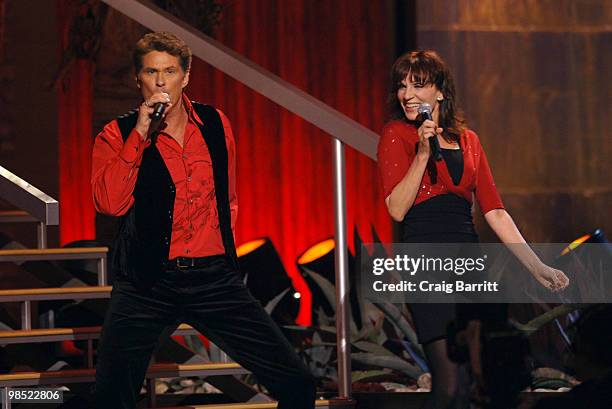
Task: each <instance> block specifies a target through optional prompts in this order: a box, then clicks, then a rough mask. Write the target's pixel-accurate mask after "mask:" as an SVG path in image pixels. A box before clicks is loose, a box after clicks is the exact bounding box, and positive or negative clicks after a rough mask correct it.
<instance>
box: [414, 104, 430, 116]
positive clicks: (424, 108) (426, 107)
mask: <svg viewBox="0 0 612 409" xmlns="http://www.w3.org/2000/svg"><path fill="white" fill-rule="evenodd" d="M417 112H418V113H419V114H424V113H428V114H430V115H431V105H429V104H427V103H424V104H421V105H419V108H418V109H417Z"/></svg>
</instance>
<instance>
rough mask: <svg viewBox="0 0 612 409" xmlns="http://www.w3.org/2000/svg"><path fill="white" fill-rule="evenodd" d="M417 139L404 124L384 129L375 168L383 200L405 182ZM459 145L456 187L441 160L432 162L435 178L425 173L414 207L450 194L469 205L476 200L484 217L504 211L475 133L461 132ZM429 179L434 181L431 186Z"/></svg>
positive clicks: (412, 128) (391, 124)
mask: <svg viewBox="0 0 612 409" xmlns="http://www.w3.org/2000/svg"><path fill="white" fill-rule="evenodd" d="M418 143H419V136H418V134H417V128H416V127H415V126H414V125H412V124H409V123H407V122H404V121H392V122H389V123H388V124H387V125H385V127H384V128H383V132H382V136H381V138H380V141H379V143H378V166H379V169H380V174H381V176H382V181H383V189H384V194H385V198H386V197H387V196H389V195H390V194H391V192H392V191H393V188H395V186H396V185H397V184H398V183H399V182H400V181H401V180H402V179H403V178H404V176H405V174H406V172H407V171H408V168H409V167H410V164H411V163H412V161H413V160H414V158H415V156H416V152H417V145H418ZM459 144H460V145H461V149H462V150H463V175H462V177H461V180H460V181H459V185H455V184H454V183H453V180H452V178H451V176H450V174H449V172H448V169H447V167H446V163H445V162H444V160H439V161H436V162H435V166H436V170H437V172H433V173H437V177H434V176H433V175H432V172H431V171H430V170H429V169H426V170H425V173H424V174H423V179H422V180H421V186H420V187H419V191H418V192H417V195H416V198H415V201H414V204H415V205H416V204H419V203H421V202H423V201H425V200H427V199H431V198H432V197H434V196H437V195H443V194H448V193H452V194H455V195H457V196H461V197H463V198H465V199H466V200H467V201H468V202H470V203H472V202H473V199H472V197H473V196H476V200H477V201H478V205H479V206H480V209H481V211H482V213H483V214H485V213H487V212H489V211H490V210H493V209H503V208H504V205H503V203H502V201H501V198H500V197H499V193H498V192H497V188H496V187H495V182H494V181H493V175H492V174H491V169H490V168H489V163H488V161H487V157H486V155H485V153H484V151H483V149H482V145H480V140H479V139H478V136H477V135H476V133H475V132H474V131H471V130H466V131H464V132H463V133H462V134H461V136H460V138H459ZM428 168H429V166H428ZM432 179H435V180H434V182H432Z"/></svg>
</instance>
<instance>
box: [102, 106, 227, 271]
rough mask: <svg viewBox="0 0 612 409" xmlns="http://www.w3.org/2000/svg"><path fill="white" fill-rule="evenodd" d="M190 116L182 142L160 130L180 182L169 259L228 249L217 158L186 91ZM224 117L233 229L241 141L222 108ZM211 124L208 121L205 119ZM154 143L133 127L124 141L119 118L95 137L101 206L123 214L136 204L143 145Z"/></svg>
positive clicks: (168, 162) (162, 147) (166, 158)
mask: <svg viewBox="0 0 612 409" xmlns="http://www.w3.org/2000/svg"><path fill="white" fill-rule="evenodd" d="M183 104H184V105H185V108H186V109H187V113H188V121H187V126H186V127H185V134H184V142H183V147H182V148H181V146H180V145H179V144H178V142H177V141H176V140H174V139H173V138H172V137H171V136H170V135H168V134H166V133H164V132H161V133H160V134H159V136H158V138H157V149H158V150H159V152H160V153H161V156H162V158H163V159H164V162H165V164H166V167H167V168H168V171H169V172H170V175H171V177H172V181H173V182H174V185H175V186H176V199H175V201H174V215H173V223H172V239H171V242H170V254H169V259H173V258H176V257H179V256H183V257H204V256H211V255H216V254H223V253H225V249H224V247H223V240H222V239H221V231H220V228H219V216H218V214H217V201H216V197H215V183H214V178H213V173H212V162H211V159H210V153H209V151H208V147H207V146H206V142H205V141H204V138H203V137H202V133H201V132H200V129H199V127H198V124H202V121H201V119H200V118H199V117H198V116H197V114H196V113H195V111H194V110H193V107H192V105H191V102H190V101H189V99H188V98H187V96H185V95H183ZM218 112H219V114H220V115H221V120H222V122H223V129H224V131H225V142H226V145H227V152H228V176H229V181H228V182H229V185H228V187H229V201H230V211H231V223H232V231H233V230H234V226H235V222H236V215H237V212H238V202H237V198H236V171H235V162H236V146H235V142H234V136H233V134H232V129H231V126H230V123H229V120H228V119H227V117H226V116H225V115H224V114H223V113H222V112H221V111H218ZM203 126H204V128H206V124H203ZM150 144H151V142H150V140H147V141H143V140H142V137H141V136H140V134H139V133H138V132H137V131H136V130H132V132H131V133H130V135H129V137H128V138H127V139H126V141H125V143H124V142H123V138H122V137H121V131H120V130H119V125H118V123H117V120H114V121H112V122H110V123H108V124H107V125H106V126H105V127H104V129H103V130H102V132H100V134H99V135H98V136H97V137H96V140H95V143H94V148H93V164H92V190H93V196H94V203H95V206H96V210H97V211H99V212H101V213H104V214H108V215H111V216H121V215H124V214H125V213H127V211H128V210H129V209H130V207H132V205H133V204H134V196H133V195H132V193H133V191H134V187H135V186H136V179H137V178H138V169H139V168H140V164H141V162H142V154H143V152H144V150H145V149H146V148H147V147H148V146H149V145H150Z"/></svg>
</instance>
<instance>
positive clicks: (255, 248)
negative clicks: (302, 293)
mask: <svg viewBox="0 0 612 409" xmlns="http://www.w3.org/2000/svg"><path fill="white" fill-rule="evenodd" d="M236 253H237V255H238V263H239V264H240V271H241V273H242V274H243V276H244V277H245V279H246V281H245V284H246V286H247V288H248V289H249V290H250V291H251V294H253V296H254V297H255V298H256V299H257V300H259V302H261V304H262V305H263V306H264V307H265V306H266V305H267V304H268V303H270V302H271V301H272V300H274V299H275V297H278V296H279V295H280V294H281V293H282V292H283V291H286V293H285V295H284V296H282V297H281V300H280V301H279V302H278V304H277V305H276V307H275V308H274V310H273V311H272V314H271V315H272V318H273V319H274V320H275V321H277V322H279V323H282V324H293V323H294V322H295V317H297V313H298V310H299V303H300V300H299V297H295V296H294V294H295V293H296V291H295V289H294V288H293V285H292V282H291V279H290V278H289V277H288V276H287V273H286V271H285V267H284V266H283V263H282V261H281V259H280V256H279V255H278V252H277V251H276V248H274V245H273V244H272V242H271V241H270V239H268V238H260V239H255V240H251V241H249V242H246V243H244V244H242V245H240V246H239V247H238V248H237V249H236Z"/></svg>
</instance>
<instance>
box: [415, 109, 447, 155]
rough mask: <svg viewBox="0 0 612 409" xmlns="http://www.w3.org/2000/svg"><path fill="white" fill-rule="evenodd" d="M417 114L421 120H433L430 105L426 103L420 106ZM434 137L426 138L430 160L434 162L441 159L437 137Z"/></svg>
mask: <svg viewBox="0 0 612 409" xmlns="http://www.w3.org/2000/svg"><path fill="white" fill-rule="evenodd" d="M417 112H418V113H419V115H421V118H423V120H426V119H429V120H430V121H432V120H433V119H432V117H431V105H429V104H427V103H424V104H420V105H419V108H418V110H417ZM436 135H437V134H434V136H432V137H431V138H428V139H429V150H430V151H431V157H432V158H434V159H435V160H440V159H442V153H441V151H440V143H439V142H438V137H437V136H436Z"/></svg>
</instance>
